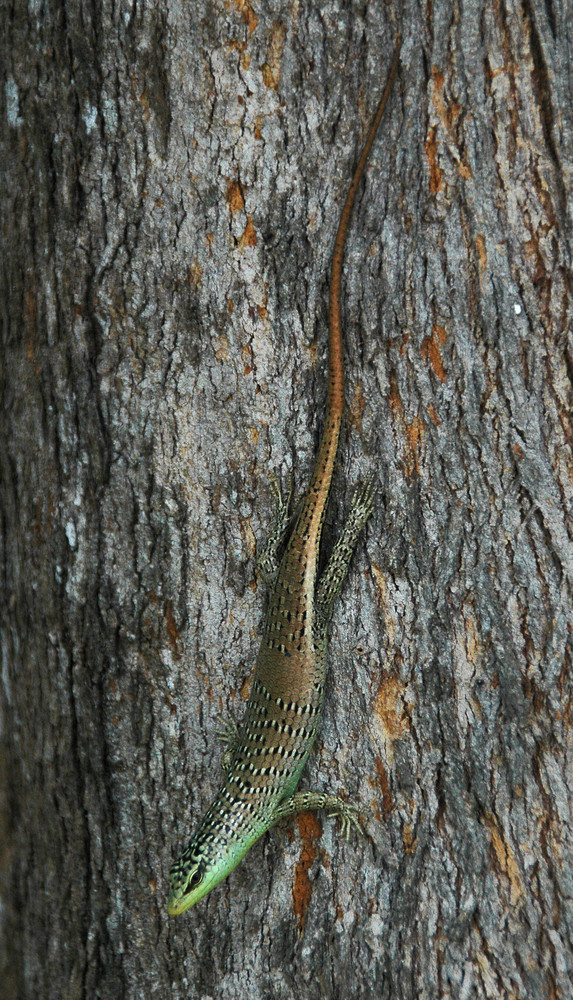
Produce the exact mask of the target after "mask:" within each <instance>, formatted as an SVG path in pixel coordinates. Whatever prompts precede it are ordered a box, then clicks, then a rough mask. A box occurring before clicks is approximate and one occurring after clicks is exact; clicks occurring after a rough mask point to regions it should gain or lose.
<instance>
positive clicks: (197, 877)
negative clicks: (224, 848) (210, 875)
mask: <svg viewBox="0 0 573 1000" xmlns="http://www.w3.org/2000/svg"><path fill="white" fill-rule="evenodd" d="M202 881H203V872H202V871H201V869H200V868H197V869H196V870H195V871H194V872H193V874H192V876H191V878H190V879H189V888H190V889H196V888H197V886H198V885H201V882H202Z"/></svg>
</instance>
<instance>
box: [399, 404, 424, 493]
mask: <svg viewBox="0 0 573 1000" xmlns="http://www.w3.org/2000/svg"><path fill="white" fill-rule="evenodd" d="M406 437H407V438H408V445H409V449H408V451H409V454H408V455H407V456H406V460H405V463H404V464H405V471H406V475H407V476H408V479H411V478H412V476H413V475H414V473H416V475H419V473H420V447H421V445H422V440H423V437H424V425H423V423H422V421H421V420H420V418H419V417H415V418H414V420H413V421H412V423H411V424H407V425H406Z"/></svg>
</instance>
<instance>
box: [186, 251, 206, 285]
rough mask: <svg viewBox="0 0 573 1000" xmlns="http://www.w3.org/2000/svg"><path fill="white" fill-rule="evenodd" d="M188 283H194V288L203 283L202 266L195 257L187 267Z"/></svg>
mask: <svg viewBox="0 0 573 1000" xmlns="http://www.w3.org/2000/svg"><path fill="white" fill-rule="evenodd" d="M189 283H190V284H191V285H194V286H195V288H201V285H202V283H203V268H202V267H201V265H200V263H199V261H198V260H197V258H196V257H195V258H194V260H193V263H192V264H191V267H190V268H189Z"/></svg>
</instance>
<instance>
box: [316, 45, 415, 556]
mask: <svg viewBox="0 0 573 1000" xmlns="http://www.w3.org/2000/svg"><path fill="white" fill-rule="evenodd" d="M401 44H402V40H401V38H400V36H398V39H397V42H396V49H395V51H394V58H393V60H392V66H391V69H390V73H389V75H388V80H387V83H386V86H385V88H384V93H383V94H382V97H381V98H380V103H379V104H378V108H377V109H376V114H375V115H374V118H373V119H372V124H371V125H370V128H369V130H368V135H367V137H366V142H365V143H364V147H363V149H362V153H361V155H360V159H359V161H358V166H357V167H356V170H355V171H354V177H353V178H352V183H351V185H350V188H349V190H348V194H347V196H346V201H345V203H344V208H343V209H342V214H341V216H340V224H339V226H338V232H337V234H336V239H335V241H334V251H333V254H332V268H331V279H330V309H329V338H328V394H327V398H326V413H325V419H324V428H323V431H322V437H321V439H320V444H319V447H318V452H317V455H316V460H315V463H314V469H313V472H312V476H311V480H310V484H309V487H308V493H307V501H308V502H309V509H307V511H306V518H304V520H306V525H305V528H306V530H307V531H308V532H309V534H311V535H312V534H314V536H315V538H317V539H318V538H319V537H320V531H321V528H322V522H323V520H324V515H325V512H326V505H327V503H328V495H329V492H330V485H331V482H332V475H333V471H334V463H335V460H336V452H337V450H338V440H339V438H340V429H341V427H342V416H343V412H344V345H343V340H342V321H341V315H340V300H341V295H340V286H341V278H342V265H343V262H344V249H345V245H346V234H347V232H348V224H349V222H350V216H351V213H352V207H353V205H354V201H355V198H356V192H357V190H358V185H359V184H360V181H361V178H362V174H363V173H364V167H365V166H366V161H367V160H368V155H369V153H370V149H371V147H372V143H373V142H374V138H375V136H376V132H377V131H378V126H379V125H380V121H381V119H382V115H383V114H384V109H385V107H386V104H387V102H388V97H389V96H390V91H391V89H392V84H393V82H394V77H395V76H396V71H397V69H398V61H399V58H400V48H401ZM306 506H307V504H306V503H305V504H303V508H304V507H306ZM301 513H302V511H301Z"/></svg>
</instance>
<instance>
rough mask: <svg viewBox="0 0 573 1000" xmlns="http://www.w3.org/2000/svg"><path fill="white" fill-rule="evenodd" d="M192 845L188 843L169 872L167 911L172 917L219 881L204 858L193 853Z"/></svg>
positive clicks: (204, 894)
mask: <svg viewBox="0 0 573 1000" xmlns="http://www.w3.org/2000/svg"><path fill="white" fill-rule="evenodd" d="M192 846H193V845H192V844H190V845H189V847H188V848H187V850H186V851H184V852H183V854H182V855H181V857H180V858H179V859H178V860H177V861H176V862H175V864H174V865H172V866H171V871H170V872H169V901H168V903H167V912H168V913H169V914H170V916H172V917H174V916H177V914H179V913H184V912H185V910H188V909H189V907H191V906H194V905H195V903H198V902H199V900H200V899H202V898H203V896H206V895H207V893H208V892H210V891H211V889H212V888H213V887H214V886H215V885H216V884H217V882H218V881H219V879H218V878H217V877H216V871H213V870H212V869H209V868H208V867H207V865H206V864H205V860H204V859H203V858H201V857H197V856H196V855H195V854H194V853H193V851H192V849H191V848H192Z"/></svg>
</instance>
